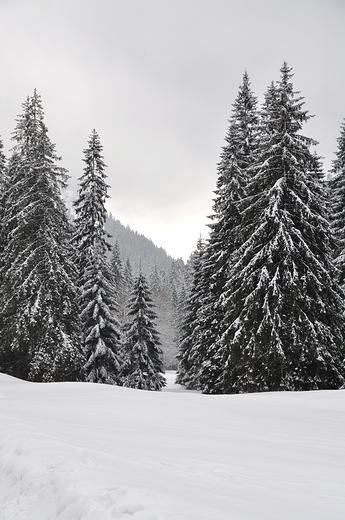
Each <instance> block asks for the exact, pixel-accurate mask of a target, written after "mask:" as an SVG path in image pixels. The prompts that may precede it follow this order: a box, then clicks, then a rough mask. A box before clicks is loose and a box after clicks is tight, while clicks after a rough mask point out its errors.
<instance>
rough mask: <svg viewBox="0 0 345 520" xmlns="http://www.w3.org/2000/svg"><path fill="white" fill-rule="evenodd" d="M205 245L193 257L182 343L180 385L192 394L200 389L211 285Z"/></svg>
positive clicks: (179, 357) (178, 381)
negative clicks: (207, 296) (205, 304)
mask: <svg viewBox="0 0 345 520" xmlns="http://www.w3.org/2000/svg"><path fill="white" fill-rule="evenodd" d="M204 247H205V245H204V243H203V241H202V239H201V238H200V239H199V240H198V243H197V248H196V251H195V252H194V254H193V255H192V259H191V263H192V284H191V287H190V291H189V295H188V297H187V301H186V311H185V316H184V318H183V321H182V332H181V338H180V341H179V351H178V354H177V359H178V360H179V363H178V366H177V375H176V383H177V384H180V385H183V386H185V387H186V388H187V389H188V390H195V389H197V388H199V372H200V366H201V360H202V359H203V354H204V351H205V348H204V341H205V340H204V337H203V328H202V324H201V316H202V303H203V301H204V297H205V296H204V295H205V290H207V285H206V284H205V279H204V277H203V253H204Z"/></svg>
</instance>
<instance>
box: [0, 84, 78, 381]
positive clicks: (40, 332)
mask: <svg viewBox="0 0 345 520" xmlns="http://www.w3.org/2000/svg"><path fill="white" fill-rule="evenodd" d="M23 109H24V113H23V115H21V116H19V117H18V119H17V126H16V129H15V132H14V135H13V140H14V141H15V143H16V145H15V147H14V149H13V154H12V157H11V159H10V161H9V169H8V179H7V181H8V183H7V189H6V197H5V217H4V223H5V235H6V236H5V250H4V256H3V259H4V261H3V265H2V278H3V283H2V285H1V308H2V328H1V332H0V344H1V351H0V365H1V369H2V370H3V371H5V372H7V373H9V374H11V375H14V376H17V377H20V378H24V379H30V380H32V381H66V380H80V379H83V371H82V366H83V364H84V357H83V355H82V350H81V341H80V323H79V319H78V315H79V313H78V305H77V290H76V286H75V278H76V271H75V268H74V266H73V263H72V259H71V257H72V253H71V245H70V238H71V227H70V224H69V221H68V218H67V210H66V207H65V204H64V202H63V199H62V195H61V190H62V188H65V186H66V181H67V174H66V171H65V170H64V169H63V168H61V167H59V166H58V165H57V162H58V161H59V159H60V158H59V157H58V156H57V155H56V151H55V145H54V144H52V143H51V141H50V139H49V137H48V130H47V127H46V125H45V123H44V112H43V108H42V102H41V98H40V96H39V95H38V94H37V92H36V90H35V91H34V94H33V96H32V97H28V98H27V100H26V101H25V103H24V104H23Z"/></svg>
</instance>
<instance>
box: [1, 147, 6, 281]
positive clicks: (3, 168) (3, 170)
mask: <svg viewBox="0 0 345 520" xmlns="http://www.w3.org/2000/svg"><path fill="white" fill-rule="evenodd" d="M3 149H4V145H3V142H2V139H1V138H0V280H1V263H2V257H3V252H4V244H5V235H4V233H5V229H4V218H5V197H6V187H7V172H6V157H5V154H4V152H3ZM0 283H1V282H0Z"/></svg>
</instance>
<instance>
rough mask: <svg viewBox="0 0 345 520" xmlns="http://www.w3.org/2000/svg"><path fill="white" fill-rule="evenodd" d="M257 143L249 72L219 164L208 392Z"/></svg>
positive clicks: (203, 376)
mask: <svg viewBox="0 0 345 520" xmlns="http://www.w3.org/2000/svg"><path fill="white" fill-rule="evenodd" d="M257 138H258V113H257V99H256V97H255V96H254V94H253V92H252V91H251V88H250V80H249V76H248V73H247V72H245V73H244V75H243V81H242V84H241V86H240V88H239V92H238V95H237V98H236V100H235V102H234V104H233V110H232V115H231V117H230V119H229V128H228V132H227V135H226V137H225V142H226V144H225V146H224V147H223V149H222V153H221V160H220V162H219V164H218V179H217V189H216V191H215V195H216V197H215V199H214V205H213V210H214V213H213V215H212V216H211V217H210V218H211V220H212V222H211V224H209V227H210V236H209V240H208V242H207V244H206V247H205V251H204V262H203V270H204V283H205V284H207V285H208V287H207V290H206V292H205V298H204V300H203V302H202V307H201V309H200V313H199V314H200V319H199V321H200V328H201V330H202V331H203V337H204V347H203V352H202V353H201V359H200V361H199V362H200V370H199V376H198V378H199V381H198V386H199V388H200V389H201V390H202V391H203V392H204V393H218V392H219V391H220V385H221V381H220V380H219V375H220V372H221V368H222V366H223V349H222V343H221V341H220V339H221V337H222V334H223V332H224V321H223V314H224V309H223V301H222V299H223V293H224V288H225V284H226V283H227V282H228V278H229V264H230V259H231V256H232V254H233V252H234V251H236V249H238V248H239V247H240V246H241V244H242V241H243V239H242V233H241V232H240V230H241V226H242V214H241V211H240V203H241V201H242V199H243V198H244V197H245V195H246V189H247V184H248V180H249V178H250V169H251V167H252V165H253V164H254V161H255V156H256V151H257ZM235 230H236V231H235Z"/></svg>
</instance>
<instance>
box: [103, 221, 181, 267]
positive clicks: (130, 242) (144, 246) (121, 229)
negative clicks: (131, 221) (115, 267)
mask: <svg viewBox="0 0 345 520" xmlns="http://www.w3.org/2000/svg"><path fill="white" fill-rule="evenodd" d="M105 229H106V230H107V231H108V233H110V235H111V236H112V238H111V239H110V240H109V242H110V243H111V244H115V242H116V240H117V241H118V244H119V247H120V254H121V260H122V261H123V262H126V260H127V258H129V260H130V263H131V265H132V268H133V271H134V272H135V273H137V272H138V271H139V269H140V267H141V269H142V271H143V273H144V274H145V275H147V276H148V275H149V274H150V273H151V271H152V270H153V269H154V268H155V267H157V268H160V269H163V270H164V271H165V272H167V273H169V271H170V268H171V264H172V261H173V258H172V257H171V256H169V255H168V254H167V252H166V251H165V250H164V249H163V248H162V247H158V246H156V245H155V244H154V243H153V242H152V240H150V239H149V238H147V237H145V236H144V235H141V234H140V233H138V232H137V231H133V229H131V228H130V227H129V226H124V225H123V224H121V222H120V221H119V220H117V219H116V218H114V217H113V215H112V214H111V213H110V215H109V216H108V219H107V222H106V226H105Z"/></svg>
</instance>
